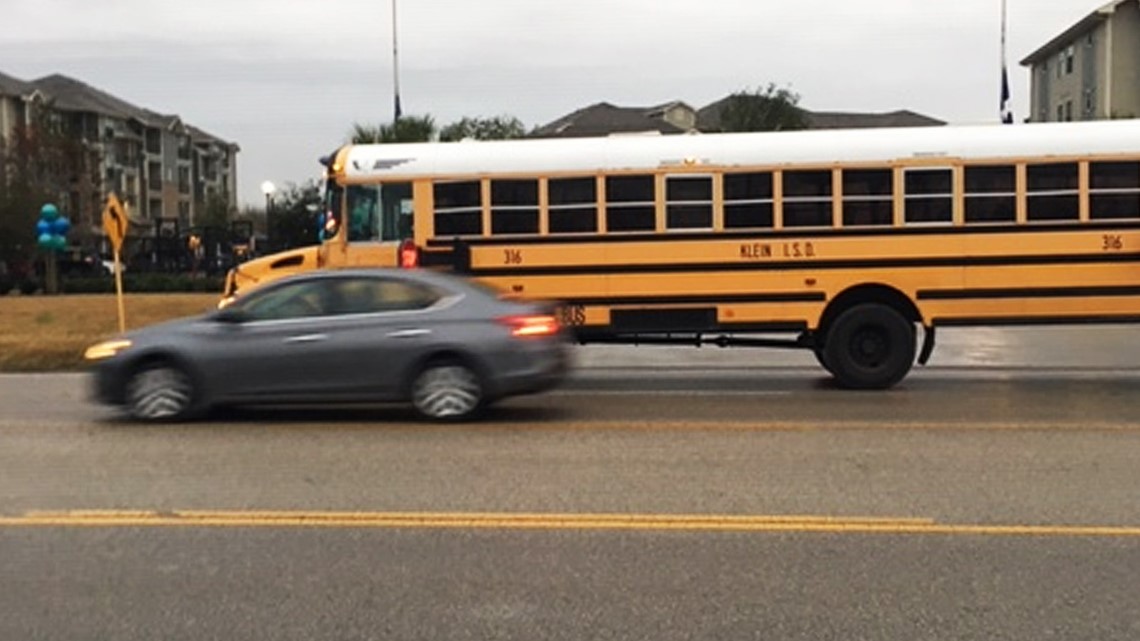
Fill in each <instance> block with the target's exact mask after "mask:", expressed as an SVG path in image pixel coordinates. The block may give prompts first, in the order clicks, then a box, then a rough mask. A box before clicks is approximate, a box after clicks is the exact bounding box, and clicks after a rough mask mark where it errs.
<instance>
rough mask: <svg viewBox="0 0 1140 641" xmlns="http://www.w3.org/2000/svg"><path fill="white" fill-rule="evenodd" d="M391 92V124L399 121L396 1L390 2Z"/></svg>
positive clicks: (398, 58)
mask: <svg viewBox="0 0 1140 641" xmlns="http://www.w3.org/2000/svg"><path fill="white" fill-rule="evenodd" d="M392 90H393V95H394V98H395V116H394V117H393V118H392V122H393V123H395V122H396V121H397V120H399V119H400V115H401V114H400V53H399V47H398V46H397V43H396V0H392Z"/></svg>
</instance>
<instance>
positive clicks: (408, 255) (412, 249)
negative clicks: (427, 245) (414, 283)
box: [400, 238, 420, 269]
mask: <svg viewBox="0 0 1140 641" xmlns="http://www.w3.org/2000/svg"><path fill="white" fill-rule="evenodd" d="M419 266H420V248H419V247H416V243H415V241H414V240H412V239H410V238H409V239H408V240H405V241H404V242H402V243H400V267H403V268H404V269H412V268H414V267H419Z"/></svg>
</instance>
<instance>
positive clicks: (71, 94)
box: [0, 73, 239, 151]
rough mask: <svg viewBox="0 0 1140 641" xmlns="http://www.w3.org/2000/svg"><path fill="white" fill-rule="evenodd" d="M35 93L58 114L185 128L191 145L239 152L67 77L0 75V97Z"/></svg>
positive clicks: (180, 122) (165, 116)
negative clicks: (84, 114) (212, 145)
mask: <svg viewBox="0 0 1140 641" xmlns="http://www.w3.org/2000/svg"><path fill="white" fill-rule="evenodd" d="M35 93H39V94H40V95H42V96H43V97H44V98H46V99H48V100H51V101H53V104H54V106H55V108H56V109H59V110H61V111H71V112H76V111H78V112H91V113H97V114H100V115H103V116H110V117H112V118H121V119H123V120H136V121H138V122H140V123H142V124H143V125H145V126H147V127H158V128H163V129H168V130H171V131H177V130H179V129H185V130H186V131H187V132H188V133H189V134H190V136H191V139H192V140H193V141H194V142H195V143H215V144H218V145H222V146H225V147H229V148H232V149H233V150H235V151H237V150H238V149H239V147H238V145H237V144H236V143H232V142H230V141H228V140H224V139H222V138H219V137H217V136H214V135H212V134H209V133H207V132H205V131H203V130H201V129H198V128H196V127H191V126H190V125H188V124H186V123H185V122H184V121H183V120H182V118H181V117H180V116H177V115H171V114H162V113H158V112H157V111H152V110H150V109H146V108H144V107H139V106H137V105H134V104H132V103H130V102H127V101H126V100H123V99H121V98H118V97H116V96H112V95H111V94H109V93H107V92H105V91H103V90H101V89H96V88H95V87H92V86H91V85H88V84H87V83H85V82H82V81H80V80H76V79H75V78H71V77H69V76H65V75H62V74H52V75H50V76H44V77H43V78H38V79H36V80H33V81H30V82H28V81H24V80H20V79H19V78H15V77H12V76H9V75H7V74H4V73H0V96H31V95H33V94H35Z"/></svg>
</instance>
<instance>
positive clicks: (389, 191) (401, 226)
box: [379, 182, 413, 240]
mask: <svg viewBox="0 0 1140 641" xmlns="http://www.w3.org/2000/svg"><path fill="white" fill-rule="evenodd" d="M379 209H380V240H404V239H405V238H411V237H412V210H413V208H412V184H411V183H406V182H403V183H385V184H383V185H381V186H380V207H379Z"/></svg>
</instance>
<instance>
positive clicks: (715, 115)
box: [697, 96, 946, 131]
mask: <svg viewBox="0 0 1140 641" xmlns="http://www.w3.org/2000/svg"><path fill="white" fill-rule="evenodd" d="M731 98H732V96H726V97H724V98H721V99H720V100H717V101H716V102H713V103H709V104H707V105H705V106H704V107H701V109H700V110H699V111H698V112H697V128H698V129H700V130H701V131H720V116H721V112H722V111H723V110H724V107H725V105H726V104H728V101H729V100H730V99H731ZM801 111H802V112H803V114H804V116H805V117H806V118H807V121H808V129H866V128H869V127H932V126H940V125H945V124H946V123H945V122H944V121H942V120H938V119H937V118H931V117H930V116H924V115H922V114H919V113H915V112H913V111H909V110H906V109H898V110H895V111H889V112H884V113H866V112H855V111H811V110H809V109H802V108H801Z"/></svg>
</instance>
